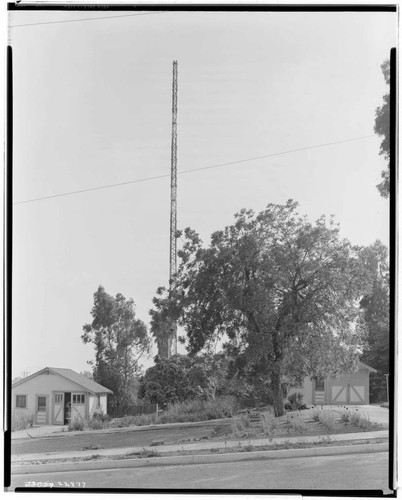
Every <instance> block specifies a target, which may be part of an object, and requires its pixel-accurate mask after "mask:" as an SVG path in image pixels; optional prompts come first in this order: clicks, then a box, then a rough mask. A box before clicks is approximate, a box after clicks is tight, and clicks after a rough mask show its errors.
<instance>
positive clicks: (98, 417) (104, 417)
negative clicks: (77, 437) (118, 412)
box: [92, 412, 112, 422]
mask: <svg viewBox="0 0 402 500" xmlns="http://www.w3.org/2000/svg"><path fill="white" fill-rule="evenodd" d="M111 418H112V417H111V416H110V415H107V414H106V413H103V412H99V413H98V412H95V413H94V414H93V416H92V419H93V420H98V421H100V422H109V421H110V420H111Z"/></svg>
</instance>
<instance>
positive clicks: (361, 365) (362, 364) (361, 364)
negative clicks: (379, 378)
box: [359, 361, 377, 373]
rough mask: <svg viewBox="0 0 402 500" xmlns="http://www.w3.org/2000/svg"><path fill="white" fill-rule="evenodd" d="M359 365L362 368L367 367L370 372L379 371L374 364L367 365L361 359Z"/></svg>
mask: <svg viewBox="0 0 402 500" xmlns="http://www.w3.org/2000/svg"><path fill="white" fill-rule="evenodd" d="M359 367H360V368H367V370H368V371H369V372H373V373H377V370H376V369H375V368H373V367H372V366H369V365H366V363H363V361H359Z"/></svg>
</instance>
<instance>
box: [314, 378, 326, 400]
mask: <svg viewBox="0 0 402 500" xmlns="http://www.w3.org/2000/svg"><path fill="white" fill-rule="evenodd" d="M313 401H314V404H316V405H323V404H324V403H325V381H324V379H323V378H318V377H315V378H314V399H313Z"/></svg>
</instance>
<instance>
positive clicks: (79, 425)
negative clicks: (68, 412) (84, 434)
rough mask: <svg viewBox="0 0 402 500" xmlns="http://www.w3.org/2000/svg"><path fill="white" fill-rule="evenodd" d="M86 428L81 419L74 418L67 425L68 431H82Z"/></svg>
mask: <svg viewBox="0 0 402 500" xmlns="http://www.w3.org/2000/svg"><path fill="white" fill-rule="evenodd" d="M85 427H86V421H85V420H84V419H83V418H79V417H75V418H73V419H71V420H70V422H69V424H68V430H69V431H83V430H84V429H85Z"/></svg>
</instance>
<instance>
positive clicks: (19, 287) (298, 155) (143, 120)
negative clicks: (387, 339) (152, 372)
mask: <svg viewBox="0 0 402 500" xmlns="http://www.w3.org/2000/svg"><path fill="white" fill-rule="evenodd" d="M9 14H10V17H9V24H10V26H13V25H14V26H15V27H11V28H10V37H11V41H12V47H13V62H14V68H13V71H14V89H13V90H14V99H13V105H14V165H13V176H14V179H13V180H14V186H13V196H14V202H15V205H14V214H13V318H12V321H13V324H12V328H13V330H12V349H13V355H12V375H13V377H16V376H21V375H22V373H24V372H25V373H33V372H35V371H37V370H39V369H41V368H43V367H45V366H55V367H63V368H71V369H73V370H76V371H78V372H80V371H84V370H88V368H89V367H88V365H87V361H90V360H92V359H94V351H93V348H92V346H91V345H84V344H83V343H82V341H81V334H82V326H83V325H84V324H85V323H88V322H90V321H91V315H90V310H91V307H92V305H93V294H94V292H95V291H96V290H97V288H98V286H99V285H102V286H104V288H105V289H106V291H107V292H108V293H109V294H111V295H116V294H117V293H122V294H123V295H125V296H126V297H132V298H133V299H134V301H135V304H136V314H137V317H138V318H140V319H142V320H143V321H144V322H145V323H147V324H148V325H149V320H150V317H149V314H148V311H149V309H150V308H151V307H152V297H153V296H154V294H155V291H156V289H157V288H158V287H159V286H162V285H167V283H168V277H169V217H170V212H169V211H170V180H169V173H170V145H171V119H172V117H171V113H172V62H173V61H174V60H177V61H178V163H177V168H178V172H179V175H178V202H177V211H178V217H177V218H178V223H177V225H178V228H179V229H184V228H185V227H188V226H190V227H192V228H193V229H195V230H196V231H197V232H199V234H200V235H201V238H202V239H203V241H204V242H205V243H206V244H208V242H209V237H210V235H211V233H212V232H213V231H215V230H218V229H222V228H224V227H225V226H226V225H229V224H231V223H232V221H233V220H234V219H233V216H234V214H235V213H236V212H238V211H239V210H240V209H242V208H252V209H254V210H255V211H257V212H258V211H261V210H263V209H264V208H265V207H266V205H267V204H268V203H280V204H282V203H285V202H286V201H287V200H288V199H290V198H292V199H294V200H296V201H298V202H299V204H300V206H299V209H300V212H301V213H302V214H306V215H307V216H308V217H309V218H310V219H311V220H315V219H317V218H318V217H319V216H321V215H322V214H326V215H332V214H333V215H334V216H335V220H336V221H337V222H339V224H340V228H341V235H342V236H343V237H345V238H348V239H349V240H350V241H351V242H352V243H353V244H359V245H369V244H371V243H373V242H374V241H375V240H376V239H379V240H381V241H382V242H383V243H384V244H388V238H389V232H388V225H389V205H388V202H387V201H386V200H384V199H383V198H381V197H380V195H379V193H378V191H377V189H376V185H377V184H378V183H379V182H380V180H381V177H380V173H381V170H382V169H384V168H385V167H386V161H385V160H384V158H383V157H381V156H379V154H378V152H379V145H380V142H381V139H380V138H379V137H377V136H376V135H374V132H373V125H374V117H375V110H376V108H377V106H380V105H381V103H382V96H383V95H384V94H385V93H386V92H387V88H386V86H385V82H384V78H383V75H382V71H381V64H382V62H383V61H384V60H385V59H387V58H389V51H390V49H391V47H393V46H395V45H396V34H397V31H396V28H397V24H396V23H397V18H396V14H394V13H380V12H374V13H365V12H359V13H342V12H338V13H334V12H318V13H311V12H310V13H306V12H299V13H297V12H278V13H273V12H264V13H263V12H258V13H251V12H237V13H230V12H214V13H211V12H194V11H192V12H163V13H150V12H144V13H142V14H146V15H135V16H134V15H133V12H90V11H77V12H76V11H71V12H66V11H62V12H58V11H48V12H44V11H39V12H32V11H29V12H22V11H21V12H10V13H9ZM126 14H129V15H127V17H121V16H123V15H126ZM137 14H138V12H137ZM113 16H119V17H113ZM96 17H102V18H104V17H109V18H108V19H98V20H92V21H90V20H87V19H94V18H96ZM72 20H75V21H76V22H55V21H72ZM38 23H45V24H38ZM23 24H25V25H26V26H16V25H23ZM362 137H364V138H362ZM356 138H360V139H357V140H351V139H356ZM341 141H348V142H341ZM328 143H337V144H332V145H327V146H321V147H312V146H320V145H323V144H328ZM304 148H309V149H304ZM300 149H304V150H302V151H294V150H300ZM287 151H293V152H290V153H287V154H278V155H276V153H283V152H287ZM268 155H274V156H270V157H267V156H268ZM261 156H266V157H265V158H260V159H255V160H250V161H244V162H241V163H232V162H239V160H247V159H251V158H256V157H261ZM226 163H232V164H230V165H226V166H220V167H217V168H208V169H204V170H199V171H196V172H190V173H183V174H180V171H187V170H192V169H197V168H203V167H211V166H214V165H218V164H226ZM155 176H165V177H161V178H158V179H154V180H148V181H142V182H137V183H130V184H125V185H121V186H116V187H110V188H108V189H99V190H93V191H88V192H83V193H77V194H73V195H68V196H59V197H53V198H48V199H41V200H37V201H30V202H27V200H33V199H37V198H44V197H48V196H53V195H58V194H63V193H68V192H73V191H79V190H85V189H89V188H93V187H100V186H105V185H110V184H117V183H123V182H126V181H133V180H141V179H146V178H148V177H155ZM179 245H180V240H179ZM156 353H157V350H156V347H155V346H154V348H153V353H152V355H151V357H150V358H149V359H143V364H144V367H145V368H146V367H148V366H150V365H152V363H153V361H152V356H154V355H155V354H156Z"/></svg>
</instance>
